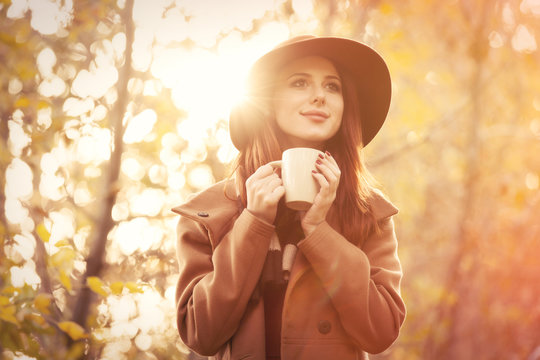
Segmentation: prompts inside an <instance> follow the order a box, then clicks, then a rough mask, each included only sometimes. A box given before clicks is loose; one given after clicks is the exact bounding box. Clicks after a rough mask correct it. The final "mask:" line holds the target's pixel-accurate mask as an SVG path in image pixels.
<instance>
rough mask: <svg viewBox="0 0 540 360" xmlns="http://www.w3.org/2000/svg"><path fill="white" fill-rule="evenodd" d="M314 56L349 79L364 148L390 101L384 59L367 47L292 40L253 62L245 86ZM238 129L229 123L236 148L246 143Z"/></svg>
mask: <svg viewBox="0 0 540 360" xmlns="http://www.w3.org/2000/svg"><path fill="white" fill-rule="evenodd" d="M313 55H317V56H322V57H325V58H327V59H329V60H330V61H332V62H333V63H334V65H335V66H336V68H337V69H338V71H340V70H341V71H343V72H344V73H346V74H347V76H350V77H351V78H352V79H351V80H352V82H353V83H354V84H355V86H356V93H357V101H358V103H359V105H360V106H359V107H360V112H361V119H360V121H361V128H362V143H363V146H366V145H367V144H369V143H370V142H371V140H373V138H374V137H375V135H376V134H377V133H378V132H379V130H380V129H381V127H382V125H383V123H384V121H385V119H386V115H387V114H388V109H389V107H390V99H391V80H390V73H389V71H388V67H387V66H386V63H385V62H384V60H383V58H382V57H381V56H380V55H379V54H378V53H377V52H376V51H375V50H373V49H372V48H370V47H369V46H367V45H364V44H362V43H360V42H358V41H355V40H351V39H346V38H339V37H311V36H304V37H299V38H293V39H291V40H290V41H288V42H285V43H283V44H282V45H281V46H278V47H276V48H275V49H273V50H271V51H270V52H268V53H266V54H265V55H263V56H262V57H261V58H259V59H258V60H257V61H256V62H255V64H254V65H253V66H252V68H251V71H250V73H249V76H248V81H249V83H248V86H249V84H251V85H254V84H257V83H260V82H264V80H263V78H264V77H267V76H268V75H270V76H272V75H274V74H275V73H276V71H278V70H279V69H280V68H281V67H282V66H283V65H285V64H286V63H288V62H290V61H291V60H293V59H296V58H300V57H305V56H313ZM231 122H233V119H232V118H231ZM241 128H242V125H241V124H235V123H231V124H230V130H231V139H232V141H233V144H234V145H235V146H236V148H238V149H241V148H242V147H243V146H244V144H245V142H246V141H247V139H244V138H242V131H241Z"/></svg>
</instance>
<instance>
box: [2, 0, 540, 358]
mask: <svg viewBox="0 0 540 360" xmlns="http://www.w3.org/2000/svg"><path fill="white" fill-rule="evenodd" d="M305 33H311V34H316V35H336V36H346V37H351V38H354V39H357V40H360V41H363V42H365V43H367V44H369V45H370V46H372V47H374V48H375V49H376V50H377V51H378V52H380V53H381V54H382V56H383V57H384V58H385V59H386V61H387V63H388V66H389V68H390V72H391V74H392V79H393V100H392V105H391V108H390V113H389V116H388V120H387V122H386V124H385V125H384V127H383V130H382V132H381V133H380V134H379V135H378V137H377V138H376V139H375V140H374V141H373V142H372V143H371V144H370V145H369V146H368V147H367V148H366V150H365V153H366V158H367V160H368V164H369V166H370V169H371V170H372V172H373V173H374V174H375V176H376V178H377V179H378V180H379V181H380V183H381V184H383V188H384V191H385V192H386V193H387V194H388V196H389V197H390V198H391V199H392V200H393V202H394V203H395V204H396V205H397V206H398V207H399V208H400V213H399V215H398V216H397V217H396V229H397V236H398V239H399V246H400V247H399V254H400V258H401V260H402V265H403V270H404V274H405V276H404V279H403V284H402V291H403V296H404V298H405V301H406V303H407V308H408V314H407V319H406V322H405V324H404V327H403V329H402V333H401V336H400V338H399V339H398V341H397V342H396V343H395V344H394V345H393V346H392V347H391V348H389V349H388V350H387V351H385V352H383V353H382V354H379V355H376V356H373V358H374V359H398V360H401V359H402V360H405V359H443V360H444V359H528V360H536V359H540V301H538V299H540V272H539V270H538V264H539V262H538V259H539V254H540V221H539V214H540V191H539V182H540V180H539V179H540V66H539V65H540V51H539V50H538V43H537V41H539V40H540V1H539V0H523V1H516V0H506V1H504V0H450V1H435V0H431V1H430V0H427V1H420V0H401V1H389V0H388V1H382V0H335V1H330V0H264V1H249V0H231V1H218V0H199V1H196V0H191V1H190V0H176V1H174V0H152V1H151V0H117V1H116V0H102V1H90V0H77V1H68V0H57V1H49V0H12V1H10V0H1V1H0V40H1V42H0V82H1V86H2V91H1V93H0V116H1V122H0V135H1V141H0V174H1V176H0V189H1V190H0V208H1V209H2V211H1V212H0V357H1V358H3V359H77V358H89V359H96V358H97V359H117V360H120V359H195V358H197V357H196V356H195V355H194V354H190V352H189V350H188V349H187V348H186V347H185V346H184V345H183V344H182V342H181V341H180V339H179V337H178V335H177V332H176V327H175V310H174V300H173V298H174V286H175V280H176V277H177V264H176V259H175V249H174V247H175V226H176V222H177V217H176V216H175V215H174V214H173V213H171V211H170V209H171V208H172V207H173V206H175V205H178V204H179V203H181V202H182V201H183V200H185V199H186V197H187V196H188V195H189V194H191V193H193V192H196V191H199V190H201V189H203V188H205V187H207V186H208V185H210V184H212V183H214V182H216V181H219V180H221V179H223V178H224V177H226V176H227V175H228V174H229V171H230V164H231V161H232V160H233V159H234V156H235V155H236V151H235V149H234V147H233V146H232V144H231V142H230V140H229V137H228V132H227V121H228V118H227V115H228V110H229V108H230V106H231V105H232V104H233V103H234V101H235V100H237V99H238V98H239V97H240V96H241V85H242V83H243V79H244V78H245V75H246V71H247V69H248V68H249V65H250V64H251V63H252V62H253V61H254V60H255V59H256V58H257V57H258V56H260V55H262V54H263V53H264V52H266V51H268V50H269V49H271V48H272V47H273V46H275V45H276V44H277V43H279V42H281V41H283V40H285V39H287V38H289V37H291V36H295V35H299V34H305Z"/></svg>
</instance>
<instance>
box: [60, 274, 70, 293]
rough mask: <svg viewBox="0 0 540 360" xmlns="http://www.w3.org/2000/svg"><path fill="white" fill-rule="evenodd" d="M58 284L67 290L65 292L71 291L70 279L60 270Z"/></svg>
mask: <svg viewBox="0 0 540 360" xmlns="http://www.w3.org/2000/svg"><path fill="white" fill-rule="evenodd" d="M60 283H61V284H62V285H64V287H65V288H66V289H67V291H71V289H72V286H71V279H70V278H69V276H68V275H67V274H66V272H65V271H64V270H60Z"/></svg>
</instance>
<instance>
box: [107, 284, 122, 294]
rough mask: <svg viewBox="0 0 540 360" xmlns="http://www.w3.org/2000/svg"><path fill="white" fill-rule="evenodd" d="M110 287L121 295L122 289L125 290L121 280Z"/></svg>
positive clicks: (114, 292) (113, 291)
mask: <svg viewBox="0 0 540 360" xmlns="http://www.w3.org/2000/svg"><path fill="white" fill-rule="evenodd" d="M110 288H111V291H112V293H113V294H114V295H120V294H122V290H124V283H123V282H121V281H115V282H113V283H112V284H111V286H110Z"/></svg>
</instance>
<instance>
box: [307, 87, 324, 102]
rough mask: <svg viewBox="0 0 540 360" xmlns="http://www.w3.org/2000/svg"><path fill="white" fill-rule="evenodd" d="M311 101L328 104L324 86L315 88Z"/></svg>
mask: <svg viewBox="0 0 540 360" xmlns="http://www.w3.org/2000/svg"><path fill="white" fill-rule="evenodd" d="M311 103H312V104H318V105H324V104H326V95H325V94H324V91H323V89H322V88H318V87H317V88H314V90H313V94H312V100H311Z"/></svg>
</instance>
